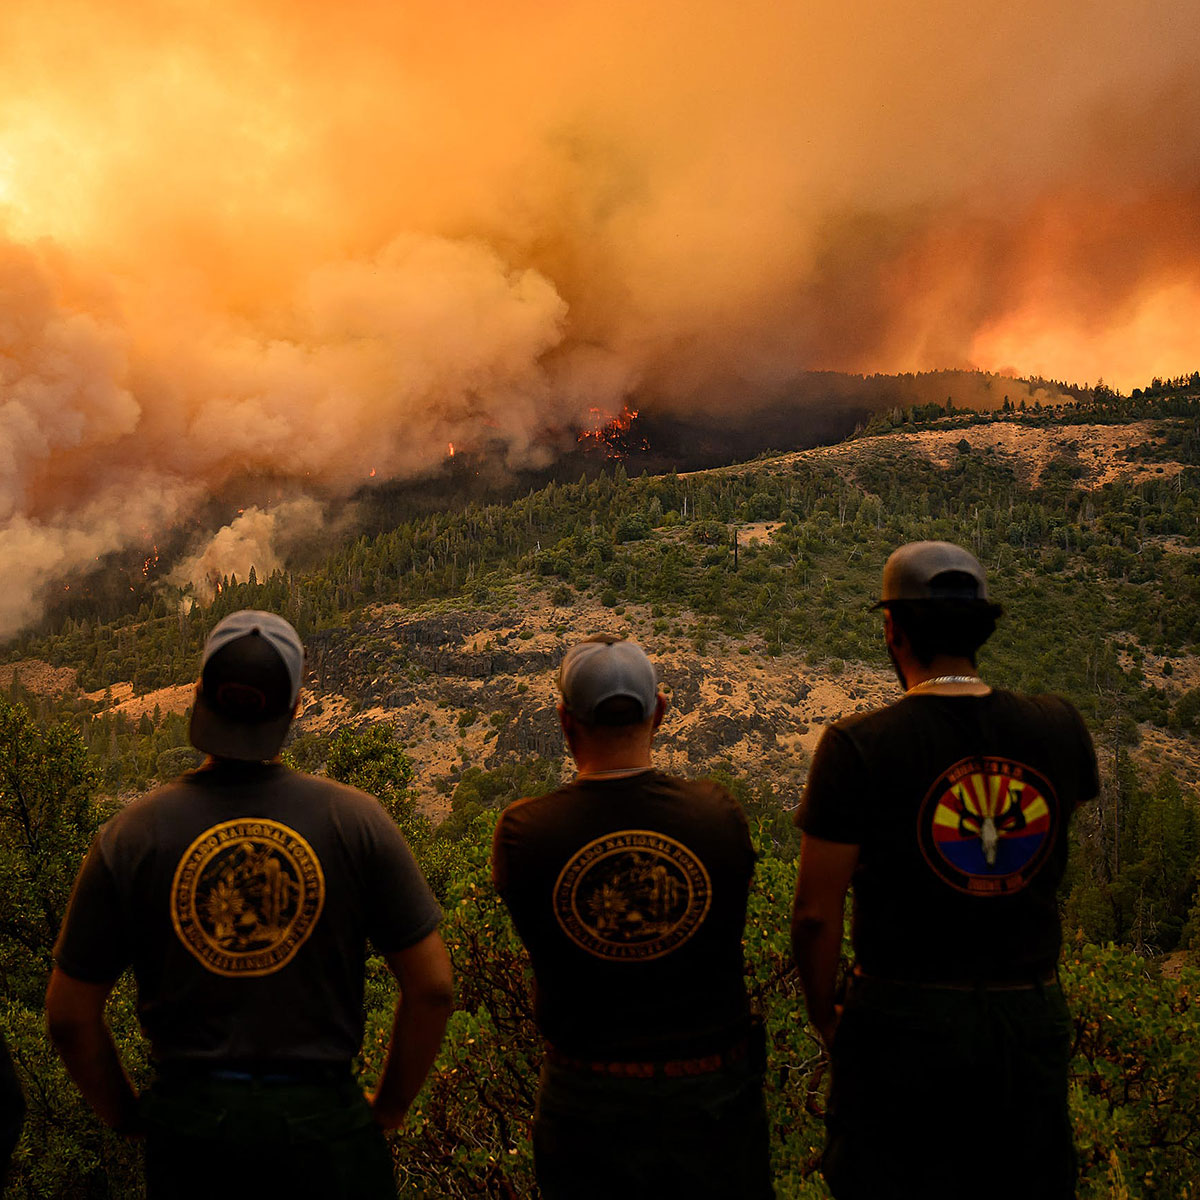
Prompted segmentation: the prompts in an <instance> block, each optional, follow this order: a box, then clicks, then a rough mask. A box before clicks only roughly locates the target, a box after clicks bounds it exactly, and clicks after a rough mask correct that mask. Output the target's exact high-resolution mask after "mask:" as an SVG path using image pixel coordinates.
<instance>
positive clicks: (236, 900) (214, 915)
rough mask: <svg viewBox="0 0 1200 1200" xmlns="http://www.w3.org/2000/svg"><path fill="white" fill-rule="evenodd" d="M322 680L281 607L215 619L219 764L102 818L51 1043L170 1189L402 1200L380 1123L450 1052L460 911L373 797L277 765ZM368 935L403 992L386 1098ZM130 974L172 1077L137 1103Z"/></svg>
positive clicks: (202, 744) (206, 738) (202, 737)
mask: <svg viewBox="0 0 1200 1200" xmlns="http://www.w3.org/2000/svg"><path fill="white" fill-rule="evenodd" d="M303 677H304V648H303V646H302V645H301V643H300V639H299V637H298V636H297V634H296V631H295V630H294V629H293V628H292V626H291V625H290V624H288V622H287V621H285V620H283V618H282V617H279V616H276V615H275V614H274V613H268V612H256V611H252V610H247V611H244V612H236V613H233V614H231V615H230V616H228V617H226V618H225V619H224V620H223V621H221V622H219V623H218V624H217V626H216V627H215V628H214V629H213V631H212V633H211V634H210V635H209V638H208V641H207V642H206V643H205V647H204V659H203V664H202V667H201V672H200V681H199V683H198V684H197V688H196V699H195V704H194V707H193V710H192V720H191V740H192V743H193V744H194V745H195V746H196V747H197V748H198V749H200V750H203V751H204V752H205V753H206V754H207V755H208V756H209V757H208V759H207V761H206V762H205V764H204V765H203V766H202V767H201V768H200V769H199V770H197V771H193V772H191V773H189V774H187V775H184V776H182V777H181V778H179V779H177V780H175V781H174V782H173V783H169V784H167V785H166V786H164V787H161V788H159V789H157V790H156V791H154V792H151V793H150V794H149V795H147V796H144V797H142V798H141V799H140V800H137V801H135V802H134V803H132V804H130V805H128V806H127V807H126V808H124V809H123V810H122V811H121V812H119V813H118V814H117V815H116V816H115V817H114V818H113V819H112V820H111V821H109V822H108V824H106V825H105V826H104V827H103V828H102V829H101V830H100V832H99V833H98V834H97V835H96V839H95V841H94V842H93V844H92V847H91V850H90V851H89V853H88V856H87V859H86V861H85V862H84V864H83V867H82V869H81V871H80V873H79V878H78V879H77V881H76V883H75V890H74V892H73V894H72V898H71V903H70V907H69V909H68V912H67V917H66V920H65V921H64V924H63V928H62V932H61V934H60V936H59V939H58V943H57V945H56V946H55V948H54V961H55V968H54V972H53V974H52V976H51V980H50V987H49V990H48V992H47V997H46V1011H47V1018H48V1023H49V1027H50V1034H51V1037H52V1038H53V1039H54V1042H55V1044H56V1045H57V1046H58V1048H59V1051H60V1053H61V1054H62V1057H63V1060H64V1062H65V1063H66V1065H67V1068H68V1070H69V1071H70V1072H71V1075H72V1076H73V1078H74V1079H75V1081H76V1083H77V1084H78V1085H79V1088H80V1090H81V1091H82V1092H83V1094H84V1096H85V1097H86V1098H87V1100H88V1102H89V1103H90V1104H91V1105H92V1107H93V1108H94V1109H95V1110H96V1112H97V1114H98V1115H99V1116H100V1118H101V1119H102V1120H103V1121H104V1122H105V1123H106V1124H108V1125H110V1126H112V1127H113V1128H114V1129H117V1130H118V1131H120V1132H124V1133H127V1134H129V1135H131V1136H135V1135H144V1136H145V1138H146V1181H147V1194H148V1196H149V1197H150V1198H151V1200H159V1198H166V1197H170V1198H171V1200H190V1198H192V1197H196V1198H199V1197H206V1198H207V1197H211V1196H215V1195H222V1194H224V1195H228V1196H231V1197H240V1196H251V1195H253V1196H267V1195H281V1196H321V1197H323V1198H333V1197H341V1198H344V1200H359V1198H372V1197H394V1196H395V1194H396V1185H395V1180H394V1178H393V1171H392V1162H391V1154H390V1152H389V1150H388V1147H387V1145H386V1142H385V1140H384V1136H383V1130H385V1129H389V1128H394V1127H396V1126H397V1125H399V1124H400V1122H401V1121H402V1120H403V1117H404V1113H405V1111H406V1109H407V1108H408V1105H409V1104H410V1103H411V1101H412V1099H413V1097H414V1096H415V1095H416V1093H417V1091H418V1089H419V1088H420V1086H421V1083H422V1081H423V1080H424V1078H425V1075H426V1073H427V1071H428V1070H429V1067H430V1065H431V1063H432V1062H433V1058H434V1056H435V1055H436V1053H437V1050H438V1047H439V1045H440V1044H441V1039H442V1033H443V1030H444V1029H445V1025H446V1019H447V1017H448V1014H449V1010H450V1005H451V998H452V997H451V982H450V965H449V960H448V957H447V955H446V951H445V948H444V946H443V945H442V941H441V938H440V937H439V935H438V933H437V927H438V924H439V921H440V919H441V911H440V909H439V908H438V905H437V902H436V901H435V900H434V898H433V895H432V894H431V893H430V890H429V888H428V886H427V884H426V882H425V879H424V877H423V876H422V874H421V872H420V870H419V868H418V867H417V865H416V863H415V862H414V860H413V857H412V855H411V853H410V852H409V849H408V847H407V845H406V844H405V842H404V838H403V837H402V836H401V834H400V832H399V830H398V829H397V828H396V827H395V825H394V823H393V822H392V821H391V819H390V818H389V817H388V815H387V813H386V812H385V810H384V809H383V807H382V806H381V805H380V803H379V802H378V801H377V800H376V799H375V798H374V797H372V796H368V795H366V794H365V793H363V792H359V791H356V790H354V789H353V788H348V787H343V786H342V785H340V784H336V783H333V782H332V781H331V780H328V779H319V778H315V777H313V776H310V775H302V774H300V773H299V772H297V771H292V770H289V769H288V768H287V767H285V766H284V765H283V764H282V763H281V762H279V760H278V757H277V756H278V754H279V751H280V748H281V746H282V745H283V741H284V738H285V737H286V735H287V731H288V728H289V726H290V725H291V722H292V718H293V717H294V715H295V713H296V709H297V703H298V700H299V696H300V687H301V683H302V681H303ZM368 941H369V942H370V943H371V945H372V947H373V948H374V951H375V952H376V953H378V954H381V955H383V956H384V959H385V960H386V962H387V964H388V967H389V968H390V969H391V971H392V973H393V974H394V975H395V977H396V978H397V980H398V981H399V983H400V997H399V999H398V1000H397V1003H396V1014H395V1024H394V1030H393V1037H392V1045H391V1047H390V1050H389V1053H388V1055H387V1058H386V1062H385V1065H384V1068H383V1073H382V1075H381V1076H380V1079H379V1081H378V1084H377V1087H376V1089H375V1092H374V1094H373V1095H372V1096H370V1097H367V1096H364V1094H363V1091H362V1089H361V1087H360V1086H359V1084H358V1082H357V1080H356V1078H355V1076H354V1075H353V1073H352V1070H351V1061H352V1060H353V1059H354V1058H355V1056H356V1055H357V1054H358V1053H359V1050H360V1048H361V1045H362V1038H363V990H364V973H365V964H366V954H367V943H368ZM127 967H129V968H132V970H133V974H134V979H135V981H136V983H137V993H138V1016H139V1019H140V1021H141V1025H142V1029H143V1031H144V1032H145V1034H146V1036H147V1038H148V1039H149V1042H150V1048H151V1054H152V1057H153V1059H154V1064H155V1069H156V1080H155V1082H154V1084H153V1086H152V1087H151V1088H150V1089H149V1091H148V1092H147V1093H145V1094H144V1095H143V1096H142V1097H141V1098H140V1099H139V1098H138V1097H137V1096H136V1095H135V1093H134V1090H133V1087H132V1086H131V1084H130V1082H129V1079H128V1077H127V1076H126V1074H125V1071H124V1068H123V1066H122V1064H121V1061H120V1058H119V1056H118V1053H117V1049H116V1046H115V1045H114V1043H113V1040H112V1037H111V1035H110V1033H109V1031H108V1028H107V1026H106V1025H105V1023H104V1006H105V1002H106V1001H107V999H108V996H109V994H110V992H111V991H112V989H113V987H114V985H115V984H116V981H117V979H118V977H119V976H120V975H121V974H122V972H123V971H124V970H125V969H126V968H127Z"/></svg>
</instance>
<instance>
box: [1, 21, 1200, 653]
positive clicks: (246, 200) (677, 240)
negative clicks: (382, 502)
mask: <svg viewBox="0 0 1200 1200" xmlns="http://www.w3.org/2000/svg"><path fill="white" fill-rule="evenodd" d="M1197 35H1200V8H1198V7H1197V6H1196V5H1195V4H1194V3H1192V0H1162V3H1159V4H1155V5H1153V6H1149V7H1146V6H1141V7H1137V6H1130V5H1128V4H1125V3H1118V2H1117V0H1091V2H1090V3H1089V4H1088V5H1087V6H1086V10H1082V9H1081V8H1080V6H1079V4H1078V3H1074V2H1068V0H1048V2H1047V0H1038V2H1036V3H1035V2H1033V0H1016V2H1014V3H1011V4H1008V5H993V6H985V7H980V6H972V5H963V4H961V3H960V2H958V0H953V2H952V0H907V2H905V3H900V4H894V5H879V4H866V3H862V2H859V3H855V2H851V3H849V4H845V3H843V4H838V5H832V4H827V5H812V4H800V3H798V2H794V3H793V2H791V0H788V2H786V3H782V4H781V3H778V2H776V0H748V2H747V3H744V4H740V5H730V4H726V3H722V2H720V0H689V2H688V3H686V4H685V3H683V2H682V0H667V2H666V3H663V4H659V5H655V6H650V7H647V6H646V5H644V4H635V3H634V2H633V0H604V2H603V3H601V0H574V2H573V3H568V4H565V5H559V6H551V7H547V6H545V5H534V4H532V3H527V2H522V0H518V2H517V3H514V4H507V5H504V6H499V7H497V6H490V5H482V4H466V5H446V4H433V3H431V2H429V0H413V2H412V3H407V4H405V5H396V4H393V3H390V2H385V0H349V2H348V3H345V4H340V5H336V6H328V5H320V4H316V3H311V2H309V0H301V2H300V3H291V4H287V5H284V4H282V3H279V2H278V0H249V2H246V3H238V4H236V5H235V4H233V3H232V0H215V2H214V3H210V4H204V5H199V4H188V3H184V4H178V5H167V6H163V5H156V4H150V3H147V2H146V0H117V2H116V3H114V4H109V5H97V4H95V3H91V2H90V0H37V2H36V3H35V2H34V0H9V3H6V4H5V5H4V9H3V13H2V14H0V558H2V560H3V562H4V564H5V566H6V568H7V570H8V577H9V580H10V587H9V589H7V590H6V594H5V596H4V597H3V599H0V635H3V634H5V633H8V632H11V631H13V630H15V629H17V628H20V627H21V626H22V625H23V624H25V623H27V622H28V621H29V620H31V619H33V618H34V617H35V616H36V615H37V613H38V611H39V606H40V599H41V597H42V595H43V594H44V593H45V591H46V589H47V588H48V587H49V586H50V585H52V584H55V583H56V582H57V581H61V579H62V578H63V576H64V575H67V574H69V573H70V572H72V571H75V570H78V569H80V568H82V567H83V566H86V565H87V564H90V563H92V562H94V560H95V558H96V556H97V555H99V554H103V553H104V552H106V551H108V550H111V549H114V548H117V547H121V546H132V545H137V546H142V545H144V544H146V537H145V534H144V532H143V531H144V530H147V529H148V530H150V531H152V534H153V535H155V536H156V535H157V532H158V531H159V530H161V529H163V528H165V527H166V526H168V525H170V524H171V523H172V522H174V521H177V520H178V519H180V518H182V517H184V516H186V515H188V514H191V513H193V512H194V511H196V508H197V506H198V505H199V504H200V503H201V502H202V501H203V500H204V498H205V497H207V496H210V495H212V494H213V492H214V491H215V490H217V489H220V488H222V487H223V486H225V485H227V483H228V481H229V480H231V479H234V478H236V477H238V476H239V475H241V474H242V473H247V472H249V473H254V472H258V473H262V474H264V475H270V476H272V477H277V478H282V479H287V480H291V481H294V485H295V489H296V490H298V491H299V492H303V491H305V490H310V491H311V492H312V494H313V495H314V496H318V497H321V498H328V497H332V496H336V495H339V494H342V495H345V494H348V493H349V492H351V491H352V490H353V489H356V488H358V487H360V486H362V485H363V483H364V481H369V480H371V479H372V478H375V479H376V481H377V482H382V481H385V480H388V479H394V478H397V477H401V476H406V475H408V476H411V475H415V474H419V473H420V472H422V471H424V470H426V469H428V468H429V467H430V466H431V465H436V464H438V463H440V462H442V461H444V459H445V458H446V456H447V451H448V448H449V447H450V446H453V447H454V448H456V449H457V450H458V451H460V452H461V451H466V452H471V451H473V450H479V449H480V448H482V447H484V446H486V447H488V448H489V449H491V448H497V447H498V448H500V450H501V452H502V453H503V454H504V455H506V456H507V458H508V460H509V462H510V463H512V464H519V465H536V464H537V463H539V462H545V461H547V460H548V459H550V458H551V457H552V456H554V455H555V454H556V453H557V452H558V451H559V449H560V448H561V446H562V445H565V444H572V443H573V442H574V439H575V437H576V436H577V435H578V434H579V433H580V432H581V431H588V430H596V429H598V428H602V427H603V426H604V424H605V422H604V420H603V419H601V420H599V421H597V419H596V418H595V417H593V416H592V415H591V410H593V409H596V410H598V411H599V414H600V416H601V418H604V417H608V416H611V415H616V417H617V419H618V420H619V419H620V414H623V413H625V412H626V411H627V406H628V411H632V409H633V407H635V406H636V407H638V408H640V409H641V411H642V412H643V414H646V415H648V414H650V413H652V412H660V413H661V412H670V411H679V410H695V409H705V408H707V409H710V410H711V409H716V408H717V407H720V408H721V410H722V411H726V412H729V413H735V412H736V411H737V410H738V408H739V406H741V405H761V404H762V403H764V402H767V401H772V400H784V399H786V398H787V397H788V395H789V389H790V387H791V385H792V383H793V381H795V380H796V378H797V377H798V375H799V374H800V373H801V372H804V371H806V370H816V369H821V370H848V371H855V372H869V371H900V370H919V369H929V368H938V367H967V366H978V367H981V368H985V369H997V370H1001V369H1005V370H1007V369H1011V370H1015V371H1018V372H1024V373H1038V374H1041V375H1045V376H1049V377H1056V378H1071V379H1074V380H1076V381H1083V380H1085V379H1087V380H1092V381H1095V379H1096V378H1097V377H1098V376H1100V375H1103V376H1104V377H1105V378H1106V379H1107V380H1108V382H1110V383H1114V384H1117V385H1118V386H1122V387H1129V386H1132V385H1133V384H1137V383H1141V382H1143V381H1145V380H1146V379H1147V378H1148V377H1149V376H1150V375H1152V374H1175V373H1179V372H1183V371H1191V370H1193V369H1195V368H1196V366H1197V365H1200V364H1198V363H1197V361H1196V360H1197V358H1200V355H1198V354H1197V345H1196V340H1195V334H1194V330H1195V329H1196V328H1197V327H1200V173H1198V168H1197V163H1200V73H1198V72H1197V70H1196V68H1195V66H1194V62H1193V58H1194V55H1193V53H1192V47H1193V46H1194V45H1196V44H1197ZM552 431H560V432H559V433H557V434H555V433H553V432H552ZM250 511H251V509H250V508H248V509H247V514H249V513H250ZM289 513H292V515H295V516H297V517H298V518H299V519H301V521H304V520H308V519H309V518H310V517H311V512H310V511H306V512H304V513H301V512H299V510H297V512H295V513H293V512H292V510H291V509H288V510H286V511H285V512H283V513H277V514H275V517H276V519H275V520H274V521H272V522H268V523H266V524H260V526H259V527H257V533H255V534H254V536H253V537H251V536H249V533H250V532H251V531H249V530H247V529H245V528H242V527H239V528H241V533H238V532H237V531H235V530H234V528H233V525H230V526H229V527H228V528H227V530H225V531H222V532H223V533H224V534H225V536H224V538H223V540H222V543H221V545H222V546H223V547H225V549H224V550H218V551H216V552H214V553H215V554H216V557H217V558H218V559H219V560H220V562H219V565H220V567H221V568H222V570H223V569H224V568H225V566H226V565H227V563H228V564H229V566H230V569H231V570H232V569H236V571H237V573H238V574H239V576H243V575H244V573H245V571H246V570H247V569H248V567H249V565H250V563H249V562H244V561H243V562H239V563H238V564H237V565H236V568H234V567H233V565H232V564H233V559H234V558H237V557H238V556H239V555H246V554H253V555H257V556H258V557H257V558H256V559H254V560H252V561H254V562H255V565H256V566H257V567H258V569H259V571H260V572H265V571H266V570H267V569H268V567H267V563H268V561H271V560H273V561H282V560H281V558H280V554H281V551H280V545H281V543H278V542H277V540H276V539H277V538H278V534H279V530H280V528H282V526H283V525H284V524H285V523H286V521H287V519H288V514H289ZM247 514H244V515H247ZM260 515H261V511H260ZM243 534H245V535H246V536H243ZM263 539H266V540H265V541H264V540H263ZM214 544H215V543H214ZM235 547H240V548H239V549H236V550H235V549H234V548H235ZM209 548H210V547H208V546H201V547H198V548H197V550H196V554H195V556H194V562H195V566H194V569H193V570H192V572H191V573H186V572H185V574H186V575H187V580H186V581H187V582H190V583H192V584H193V585H195V586H198V587H202V586H204V580H205V579H207V578H209V577H210V574H211V572H212V571H213V570H216V569H217V565H216V564H214V563H213V562H208V561H206V559H205V555H206V552H207V551H208V549H209ZM226 550H227V551H228V555H226V553H225V551H226ZM181 569H182V568H179V569H177V570H176V571H175V573H174V575H173V576H172V577H173V578H175V579H177V580H182V579H183V578H184V575H181V574H180V573H179V571H180V570H181ZM206 573H207V574H206Z"/></svg>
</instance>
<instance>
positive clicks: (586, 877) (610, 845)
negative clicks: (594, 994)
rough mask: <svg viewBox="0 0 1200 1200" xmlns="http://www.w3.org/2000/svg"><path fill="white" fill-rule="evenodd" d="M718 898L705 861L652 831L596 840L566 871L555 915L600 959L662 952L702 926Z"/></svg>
mask: <svg viewBox="0 0 1200 1200" xmlns="http://www.w3.org/2000/svg"><path fill="white" fill-rule="evenodd" d="M711 902H712V884H711V882H710V880H709V877H708V872H707V871H706V870H705V869H704V864H703V863H702V862H701V861H700V860H699V859H698V858H697V857H696V856H695V855H694V854H693V853H692V852H691V850H689V849H688V848H687V847H686V846H685V845H683V844H682V843H681V842H677V841H675V839H674V838H670V837H667V836H666V835H665V834H661V833H655V832H653V831H652V830H648V829H623V830H621V831H620V832H618V833H611V834H608V835H607V836H605V837H600V838H596V839H595V841H592V842H589V843H588V844H587V845H586V846H584V847H583V849H582V850H579V851H578V852H577V853H576V854H575V855H574V856H573V857H572V858H571V860H570V861H569V862H568V863H567V865H566V866H565V867H564V868H563V869H562V871H561V873H560V874H559V876H558V880H557V881H556V882H555V885H554V915H555V917H556V918H557V919H558V923H559V925H560V926H561V927H562V930H563V932H564V933H565V934H566V935H567V936H568V937H569V938H570V939H571V940H572V941H573V942H574V943H575V944H576V945H577V946H580V947H582V948H583V949H584V950H586V951H587V952H588V953H589V954H594V955H596V956H597V957H598V958H605V959H611V960H613V961H617V962H622V961H624V962H630V961H640V962H644V961H646V960H647V959H652V958H660V957H662V955H664V954H668V953H670V952H671V951H672V950H674V949H676V948H677V947H679V946H681V945H683V943H684V942H686V941H687V940H688V939H689V938H690V937H692V935H693V934H695V932H696V931H697V929H699V928H700V925H701V922H703V920H704V918H705V916H706V915H707V913H708V908H709V904H710V903H711Z"/></svg>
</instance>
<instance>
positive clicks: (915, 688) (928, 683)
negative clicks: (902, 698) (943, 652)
mask: <svg viewBox="0 0 1200 1200" xmlns="http://www.w3.org/2000/svg"><path fill="white" fill-rule="evenodd" d="M982 682H983V680H982V679H980V678H979V676H978V675H935V676H934V677H933V678H932V679H923V680H921V682H920V683H914V684H913V685H912V687H910V688H908V689H907V690H906V691H905V693H904V694H905V695H906V696H911V695H912V694H913V692H919V691H921V689H922V688H930V687H936V686H937V685H938V684H939V683H982Z"/></svg>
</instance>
